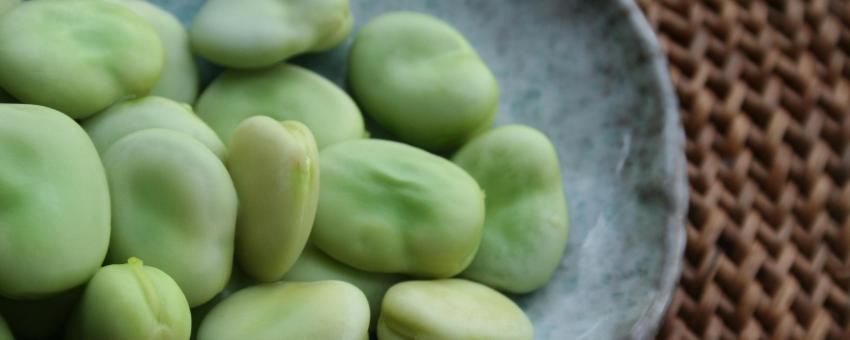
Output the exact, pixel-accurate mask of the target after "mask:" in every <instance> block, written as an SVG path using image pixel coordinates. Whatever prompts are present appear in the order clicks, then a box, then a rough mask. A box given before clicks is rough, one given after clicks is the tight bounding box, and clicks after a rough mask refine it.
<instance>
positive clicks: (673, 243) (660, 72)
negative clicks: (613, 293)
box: [614, 0, 688, 339]
mask: <svg viewBox="0 0 850 340" xmlns="http://www.w3.org/2000/svg"><path fill="white" fill-rule="evenodd" d="M614 2H615V4H617V5H619V6H620V7H621V8H622V10H623V11H624V12H623V14H624V16H625V17H627V19H628V20H629V22H630V24H631V25H632V26H633V27H634V28H635V31H636V33H637V38H638V39H639V40H640V42H641V43H642V45H643V48H644V49H646V52H648V53H649V56H650V60H651V63H652V64H651V65H652V66H651V67H652V71H653V73H654V76H653V77H654V78H655V84H656V86H657V87H658V91H659V92H660V95H661V100H662V103H661V105H662V108H661V109H662V110H663V111H664V113H663V119H664V127H663V132H662V134H663V140H664V141H665V143H664V145H663V149H662V150H661V151H662V155H663V157H664V171H665V176H664V177H665V178H669V179H670V182H669V184H670V185H668V186H665V187H664V189H663V192H664V199H665V200H666V202H667V203H668V205H669V208H670V214H669V215H668V216H667V225H666V230H667V233H666V237H665V244H664V246H665V250H664V259H663V261H664V265H663V267H662V273H661V278H660V279H659V281H658V282H657V283H656V289H657V291H658V295H657V296H656V298H655V299H654V300H653V301H652V303H651V304H650V305H649V307H647V308H646V309H645V310H644V311H643V312H642V313H641V316H640V318H639V319H638V321H637V322H636V323H635V324H634V326H632V329H631V331H630V333H629V338H631V339H648V338H652V337H654V336H655V334H656V332H657V331H658V327H659V324H660V323H661V318H662V317H663V316H664V313H665V312H666V310H667V307H668V305H669V304H670V301H671V299H672V297H673V292H674V291H675V289H676V284H677V283H678V281H679V275H680V274H681V271H682V255H683V253H684V250H685V214H686V213H687V208H688V182H687V176H686V173H687V162H686V159H685V148H684V146H685V133H684V130H683V129H682V125H681V122H680V117H679V110H678V100H677V99H676V93H675V91H674V90H673V84H672V82H671V80H670V76H669V73H668V68H667V57H666V56H665V55H664V52H663V51H662V50H661V45H660V44H659V42H658V39H657V37H656V36H655V33H654V31H653V30H652V27H651V26H650V25H649V22H647V21H646V17H644V15H643V12H642V11H641V10H640V8H638V6H637V4H636V3H635V1H634V0H615V1H614Z"/></svg>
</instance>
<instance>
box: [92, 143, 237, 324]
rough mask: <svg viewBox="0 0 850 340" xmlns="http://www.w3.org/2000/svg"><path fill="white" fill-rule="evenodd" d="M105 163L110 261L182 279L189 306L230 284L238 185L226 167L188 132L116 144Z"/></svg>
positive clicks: (195, 304)
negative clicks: (135, 263) (135, 262)
mask: <svg viewBox="0 0 850 340" xmlns="http://www.w3.org/2000/svg"><path fill="white" fill-rule="evenodd" d="M103 164H104V167H105V168H106V174H107V177H108V178H109V188H110V192H111V193H112V217H113V218H112V239H111V242H110V245H109V255H108V260H109V261H110V262H111V263H121V262H123V261H126V260H127V259H128V258H130V257H133V256H135V257H138V258H140V259H142V260H144V261H145V262H146V263H148V264H150V265H152V266H155V267H157V268H159V269H161V270H162V271H164V272H166V273H167V274H168V275H169V276H171V277H172V278H174V280H175V281H177V284H179V285H180V288H181V289H182V290H183V293H185V294H186V298H187V300H188V301H189V305H190V306H192V307H194V306H198V305H201V304H203V303H204V302H207V301H209V300H210V299H212V298H213V297H214V296H215V295H216V294H218V293H219V292H220V291H221V290H222V289H223V288H224V286H225V285H226V284H227V279H228V278H229V277H230V271H231V266H232V259H233V242H234V232H235V231H234V229H235V225H236V209H237V199H236V190H235V189H234V187H233V182H232V181H231V179H230V175H229V174H228V173H227V169H225V167H224V164H222V163H221V161H220V160H219V159H218V158H216V156H215V154H213V153H212V152H211V151H210V150H209V149H208V148H207V147H205V146H204V145H203V144H201V143H200V142H198V141H196V140H195V139H193V138H191V137H189V136H188V135H186V134H183V133H179V132H175V131H171V130H164V129H149V130H142V131H139V132H136V133H133V134H130V135H128V136H127V137H124V138H122V139H121V140H119V141H117V142H116V143H115V144H113V145H112V147H110V148H109V150H108V151H106V154H105V155H104V156H103Z"/></svg>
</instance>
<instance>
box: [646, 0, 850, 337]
mask: <svg viewBox="0 0 850 340" xmlns="http://www.w3.org/2000/svg"><path fill="white" fill-rule="evenodd" d="M638 2H639V4H640V5H641V7H642V8H643V9H644V11H645V13H646V15H647V17H648V19H649V21H650V22H651V24H652V26H653V27H654V28H655V29H656V31H657V32H658V33H659V39H660V41H661V43H662V45H663V47H664V49H665V51H666V53H667V56H668V58H669V60H670V73H671V77H672V79H673V82H674V83H675V85H676V88H677V92H678V95H679V100H680V106H681V112H682V117H683V124H684V127H685V132H686V134H687V137H688V142H687V150H686V153H687V157H688V177H689V180H690V185H691V190H690V194H691V201H690V212H689V214H688V226H687V238H688V244H687V250H686V251H685V261H684V267H683V271H682V278H681V281H680V283H679V287H678V289H677V291H676V292H675V294H674V298H673V301H672V303H671V305H670V307H669V310H668V312H667V315H666V317H665V321H664V323H663V325H662V326H661V328H660V330H659V336H658V337H659V338H660V339H850V322H848V321H850V298H848V294H850V219H848V213H849V212H850V182H848V177H850V147H848V140H850V58H848V57H849V56H850V1H847V0H843V1H838V0H808V1H803V0H784V1H782V0H774V1H747V0H737V1H733V0H707V1H697V0H639V1H638Z"/></svg>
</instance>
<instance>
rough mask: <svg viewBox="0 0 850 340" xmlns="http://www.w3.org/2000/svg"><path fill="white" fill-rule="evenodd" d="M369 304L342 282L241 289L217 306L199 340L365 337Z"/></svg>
mask: <svg viewBox="0 0 850 340" xmlns="http://www.w3.org/2000/svg"><path fill="white" fill-rule="evenodd" d="M368 328H369V303H368V302H367V301H366V297H365V296H363V293H362V292H361V291H360V290H359V289H357V287H354V286H352V285H351V284H348V283H345V282H342V281H316V282H283V283H271V284H265V285H259V286H254V287H249V288H245V289H242V290H240V291H238V292H236V293H235V294H233V295H231V296H230V297H228V298H226V299H225V300H224V301H222V302H221V303H220V304H219V305H218V306H216V307H215V308H213V310H212V311H210V313H209V314H208V315H207V317H206V318H205V319H204V321H203V322H202V323H201V328H200V331H199V333H198V339H199V340H230V339H255V340H267V339H268V340H275V339H316V340H324V339H327V340H366V339H368Z"/></svg>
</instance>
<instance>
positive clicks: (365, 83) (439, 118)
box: [348, 12, 499, 151]
mask: <svg viewBox="0 0 850 340" xmlns="http://www.w3.org/2000/svg"><path fill="white" fill-rule="evenodd" d="M348 64H349V65H348V70H349V74H348V76H349V84H350V86H351V89H352V91H353V93H354V97H355V98H356V99H357V102H358V104H360V105H361V106H362V107H363V110H364V112H366V114H368V115H369V116H371V117H372V118H374V119H375V121H377V122H378V123H379V124H381V126H382V127H384V128H385V129H387V130H388V131H389V132H391V133H393V134H394V135H396V136H397V137H398V138H400V139H401V140H402V141H404V142H407V143H410V144H413V145H416V146H419V147H422V148H425V149H429V150H434V151H446V150H451V149H454V148H456V147H458V146H460V145H461V144H462V143H463V142H465V141H466V140H468V139H469V138H470V137H472V136H474V135H475V134H476V133H478V132H479V131H482V130H486V129H488V128H489V127H490V126H491V125H492V123H493V119H494V117H495V115H496V111H497V109H498V104H499V87H498V84H497V83H496V78H495V77H494V76H493V74H492V73H491V72H490V70H489V69H488V68H487V65H485V64H484V62H483V61H482V60H481V58H480V57H479V56H478V53H476V52H475V50H474V49H473V48H472V47H471V46H470V45H469V43H468V42H467V41H466V39H464V38H463V36H461V34H460V33H458V32H457V31H456V30H455V29H454V28H452V27H451V26H449V25H448V24H447V23H445V22H443V21H441V20H439V19H437V18H434V17H431V16H428V15H425V14H420V13H412V12H394V13H388V14H384V15H382V16H380V17H378V18H376V19H374V20H372V21H371V22H369V23H368V24H367V25H366V26H364V27H363V29H362V30H361V31H360V33H358V34H357V37H356V38H355V40H354V45H353V46H352V48H351V53H350V56H349V63H348Z"/></svg>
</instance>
